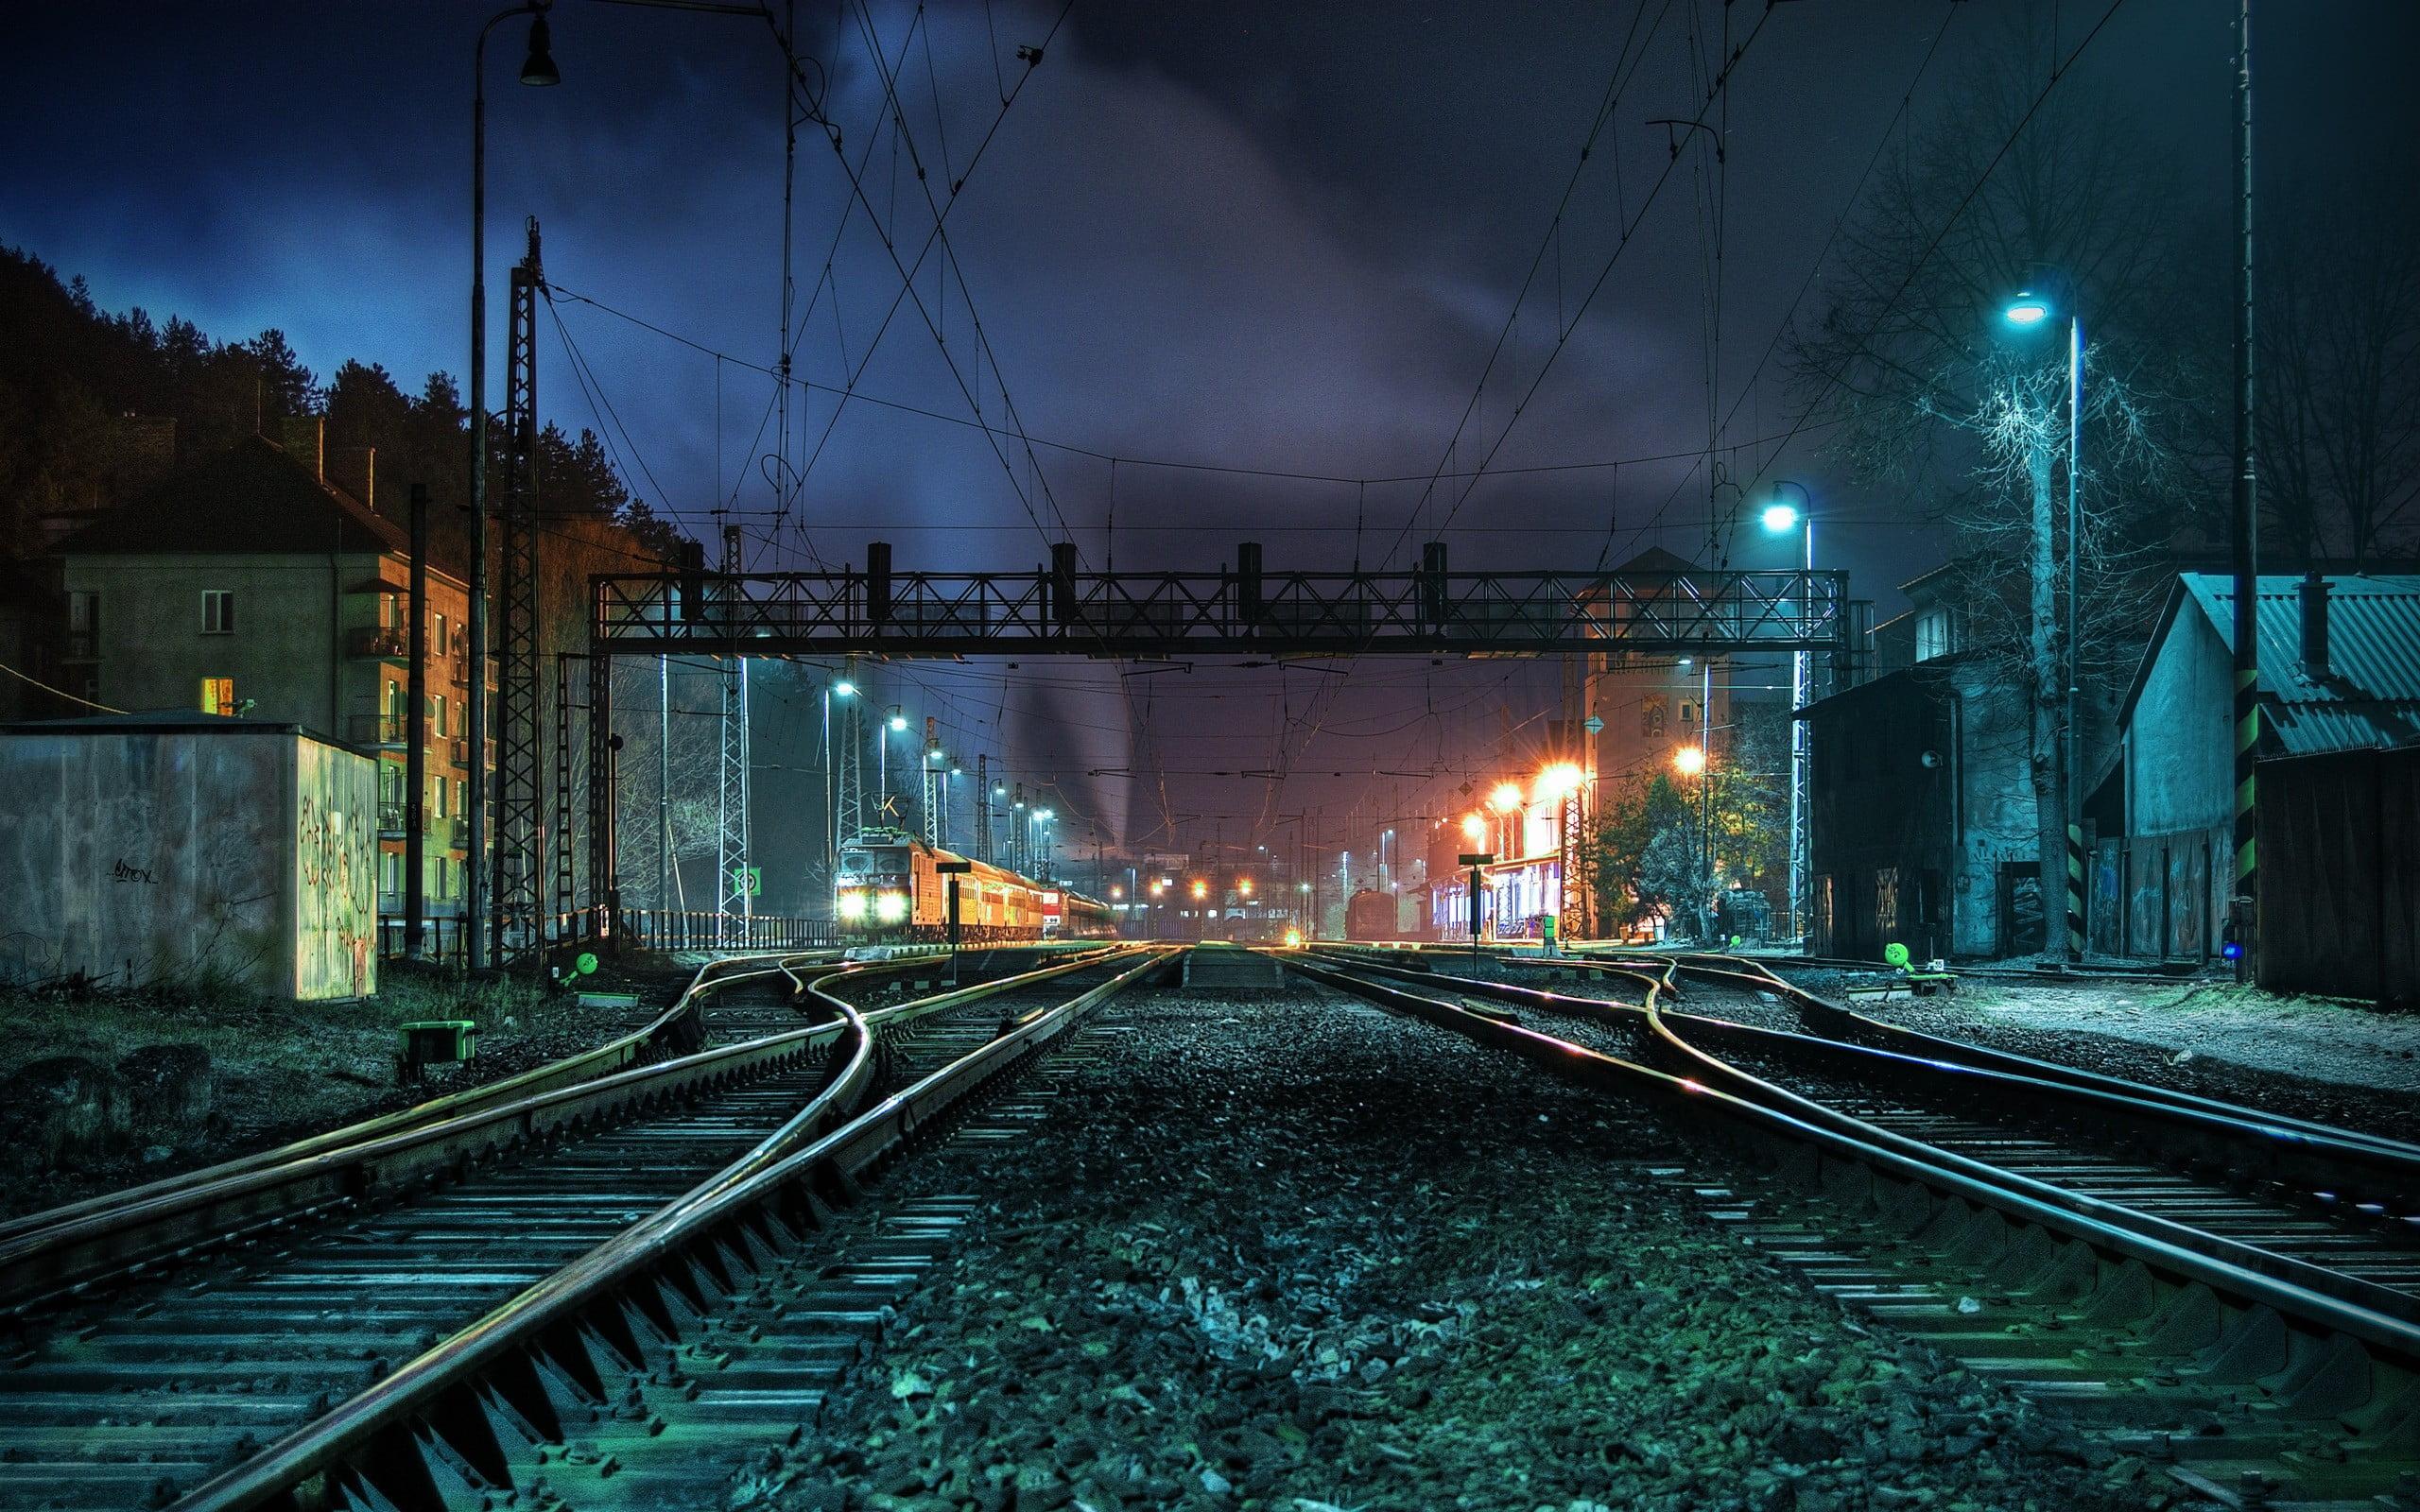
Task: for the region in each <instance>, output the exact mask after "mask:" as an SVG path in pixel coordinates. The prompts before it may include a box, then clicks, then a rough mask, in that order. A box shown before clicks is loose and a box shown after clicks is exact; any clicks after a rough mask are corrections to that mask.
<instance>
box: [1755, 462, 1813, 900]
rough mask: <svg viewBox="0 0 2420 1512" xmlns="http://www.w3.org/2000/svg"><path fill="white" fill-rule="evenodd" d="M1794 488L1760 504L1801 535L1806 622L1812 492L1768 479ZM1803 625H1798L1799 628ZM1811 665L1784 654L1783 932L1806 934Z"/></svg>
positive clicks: (1771, 521) (1800, 654) (1782, 531)
mask: <svg viewBox="0 0 2420 1512" xmlns="http://www.w3.org/2000/svg"><path fill="white" fill-rule="evenodd" d="M1783 489H1796V490H1798V491H1799V494H1800V496H1801V497H1803V498H1804V499H1806V508H1805V509H1804V510H1801V509H1800V508H1799V507H1797V506H1795V505H1793V504H1790V503H1789V501H1787V500H1784V499H1775V500H1774V501H1773V502H1772V504H1769V505H1767V506H1766V507H1765V515H1764V521H1765V528H1766V529H1767V530H1770V531H1772V533H1773V534H1775V535H1777V536H1781V535H1788V534H1789V532H1791V531H1792V530H1797V531H1801V532H1803V533H1804V534H1805V536H1806V609H1807V612H1806V616H1805V618H1806V619H1807V620H1809V621H1811V620H1812V619H1813V618H1814V612H1813V610H1814V607H1815V495H1814V494H1813V493H1811V492H1809V491H1808V490H1807V488H1806V484H1804V483H1797V482H1793V481H1791V480H1790V479H1789V478H1782V479H1779V480H1777V481H1775V482H1774V484H1773V490H1774V491H1775V492H1776V493H1778V492H1779V491H1780V490H1783ZM1802 628H1803V627H1802ZM1814 679H1815V663H1814V661H1813V659H1812V658H1811V657H1809V656H1808V655H1807V653H1806V652H1805V651H1803V650H1802V651H1793V652H1791V653H1790V658H1789V707H1790V709H1791V711H1792V712H1793V713H1794V714H1795V715H1796V717H1794V718H1792V719H1791V720H1790V722H1789V930H1790V937H1791V938H1793V939H1799V940H1804V939H1805V938H1806V883H1807V876H1808V868H1810V867H1811V865H1812V864H1813V859H1814V858H1813V847H1812V845H1811V844H1810V843H1809V842H1810V839H1811V837H1810V835H1809V833H1808V831H1807V826H1808V824H1809V823H1810V822H1811V820H1812V819H1813V817H1814V815H1813V814H1812V812H1811V805H1810V804H1809V803H1808V801H1807V779H1808V777H1809V775H1810V773H1809V771H1808V756H1809V751H1808V747H1807V730H1806V712H1805V711H1806V706H1807V705H1808V704H1809V703H1811V702H1813V701H1814V694H1815V681H1814Z"/></svg>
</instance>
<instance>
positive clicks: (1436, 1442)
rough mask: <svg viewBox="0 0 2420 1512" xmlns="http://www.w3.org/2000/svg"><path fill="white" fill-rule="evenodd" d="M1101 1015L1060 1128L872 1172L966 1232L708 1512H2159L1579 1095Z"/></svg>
mask: <svg viewBox="0 0 2420 1512" xmlns="http://www.w3.org/2000/svg"><path fill="white" fill-rule="evenodd" d="M1118 1011H1119V1014H1120V1016H1121V1017H1122V1018H1123V1019H1124V1020H1125V1022H1127V1023H1128V1024H1129V1025H1130V1026H1131V1030H1132V1032H1131V1034H1129V1035H1128V1036H1126V1037H1125V1038H1124V1039H1123V1040H1122V1048H1121V1049H1120V1050H1119V1051H1118V1052H1116V1053H1115V1054H1114V1055H1110V1056H1105V1057H1100V1058H1098V1060H1096V1061H1094V1062H1092V1063H1091V1064H1089V1065H1087V1066H1083V1067H1081V1068H1079V1069H1076V1070H1074V1071H1072V1072H1071V1073H1070V1074H1068V1075H1067V1076H1066V1077H1065V1079H1064V1080H1063V1083H1062V1084H1061V1092H1062V1095H1061V1099H1060V1101H1061V1103H1062V1106H1064V1107H1066V1108H1068V1109H1070V1114H1071V1116H1070V1117H1069V1118H1068V1120H1067V1121H1066V1122H1064V1123H1061V1124H1054V1125H1051V1126H1049V1127H1048V1128H1047V1129H1046V1130H1045V1131H1043V1132H1041V1133H1039V1134H1037V1135H1036V1136H1035V1137H1033V1138H1030V1139H1028V1140H1024V1141H1021V1142H1017V1143H1011V1144H1006V1145H1003V1144H998V1143H977V1142H969V1143H964V1144H959V1145H950V1146H944V1147H942V1149H940V1150H938V1151H936V1152H933V1153H931V1154H928V1155H925V1156H924V1157H920V1158H919V1159H918V1160H915V1161H913V1162H911V1163H910V1164H908V1165H907V1166H904V1167H901V1168H900V1169H899V1170H897V1171H896V1172H894V1173H893V1174H892V1175H891V1176H890V1177H886V1183H887V1184H898V1185H902V1186H906V1185H910V1184H912V1186H913V1187H914V1189H915V1190H918V1191H934V1190H961V1191H971V1192H980V1193H983V1194H985V1196H986V1207H985V1211H984V1215H983V1217H982V1219H981V1220H980V1221H979V1222H978V1223H977V1225H976V1226H975V1227H974V1228H972V1229H970V1230H969V1232H968V1236H967V1238H966V1239H965V1240H964V1241H963V1242H961V1243H960V1244H959V1246H958V1247H957V1249H956V1250H955V1251H954V1252H953V1253H952V1255H951V1256H950V1257H949V1258H948V1259H947V1260H945V1261H944V1262H943V1263H942V1264H941V1265H939V1266H937V1267H935V1268H934V1269H933V1270H932V1271H931V1272H929V1273H928V1279H927V1280H925V1283H924V1284H923V1285H921V1286H920V1287H919V1288H918V1289H917V1290H916V1291H914V1292H912V1293H910V1294H909V1295H908V1297H907V1298H906V1299H905V1300H904V1301H903V1302H902V1303H901V1304H900V1307H899V1309H898V1312H897V1315H896V1316H895V1318H894V1319H893V1320H892V1322H891V1323H890V1327H889V1329H888V1330H887V1331H886V1335H885V1344H884V1347H883V1348H882V1349H878V1350H876V1351H875V1352H874V1353H873V1354H872V1355H871V1356H870V1357H868V1358H867V1359H866V1360H865V1361H864V1362H863V1363H862V1364H861V1365H860V1366H858V1367H857V1368H856V1371H855V1372H854V1373H853V1375H852V1377H851V1379H850V1381H849V1382H848V1383H845V1384H844V1386H843V1387H842V1388H841V1389H840V1390H839V1391H838V1393H836V1394H835V1395H834V1396H833V1397H832V1398H830V1399H829V1400H827V1401H826V1402H825V1405H824V1408H823V1417H822V1418H821V1422H820V1424H819V1425H818V1431H817V1432H815V1433H814V1434H813V1435H810V1437H809V1438H808V1439H807V1440H806V1441H805V1442H804V1443H802V1444H800V1445H799V1446H797V1447H796V1448H795V1449H792V1450H789V1451H787V1452H777V1453H771V1454H767V1455H763V1456H760V1457H759V1459H758V1460H757V1461H756V1462H755V1463H754V1464H753V1465H752V1467H751V1468H750V1469H749V1470H748V1471H746V1472H745V1473H744V1474H743V1475H742V1476H741V1477H740V1478H739V1479H738V1480H737V1482H735V1485H734V1486H733V1487H732V1495H731V1498H730V1501H731V1504H732V1505H734V1506H747V1507H765V1508H778V1509H783V1512H806V1509H815V1512H833V1509H839V1508H848V1509H864V1508H883V1509H906V1512H965V1509H968V1508H976V1509H981V1512H1001V1509H1005V1508H1011V1507H1013V1508H1015V1509H1017V1512H1035V1509H1053V1508H1060V1507H1065V1506H1070V1505H1073V1506H1078V1507H1084V1508H1091V1509H1093V1512H1113V1509H1122V1508H1133V1507H1151V1508H1159V1507H1170V1508H1178V1509H1187V1512H1226V1509H1233V1512H1248V1509H1271V1512H1342V1509H1357V1512H1361V1509H1366V1512H1379V1509H1407V1512H1409V1509H1422V1512H1426V1509H1430V1508H1442V1507H1458V1508H1459V1507H1468V1508H1504V1509H1517V1512H1533V1509H1545V1512H1612V1509H1615V1508H1623V1509H1628V1508H1634V1507H1635V1508H1652V1509H1667V1512H1681V1509H1688V1512H1697V1509H1708V1512H1735V1509H1747V1508H1756V1509H1774V1512H1780V1509H1794V1512H1848V1509H1854V1508H1868V1507H1940V1508H1945V1509H1955V1512H2020V1509H2040V1512H2048V1509H2052V1508H2059V1509H2066V1508H2077V1509H2091V1508H2101V1507H2130V1508H2137V1507H2159V1506H2164V1505H2167V1504H2169V1497H2170V1495H2171V1493H2170V1492H2169V1489H2168V1488H2167V1487H2166V1483H2164V1482H2160V1481H2157V1480H2154V1479H2151V1478H2148V1477H2147V1476H2146V1475H2145V1474H2144V1473H2143V1471H2142V1470H2141V1469H2140V1468H2139V1467H2138V1466H2136V1465H2135V1464H2134V1463H2133V1462H2128V1461H2115V1462H2114V1463H2113V1458H2114V1457H2113V1456H2111V1455H2110V1454H2109V1453H2108V1452H2106V1451H2105V1450H2100V1449H2098V1448H2097V1447H2095V1446H2092V1445H2088V1444H2086V1443H2084V1442H2083V1440H2081V1439H2079V1438H2077V1437H2075V1436H2073V1435H2069V1434H2068V1433H2066V1431H2064V1430H2063V1429H2062V1428H2061V1427H2060V1426H2059V1425H2058V1423H2057V1422H2056V1421H2055V1419H2051V1418H2049V1417H2046V1416H2044V1415H2042V1414H2040V1413H2038V1412H2037V1411H2036V1410H2035V1409H2033V1408H2032V1407H2031V1406H2029V1405H2028V1404H2025V1403H2023V1402H2021V1401H2018V1400H2015V1399H2014V1398H2012V1397H2010V1396H2008V1395H2007V1394H2006V1393H2005V1392H2003V1391H2001V1390H1999V1389H1998V1388H1997V1387H1995V1386H1994V1385H1992V1384H1991V1383H1987V1382H1984V1381H1982V1380H1980V1379H1979V1378H1976V1377H1974V1376H1972V1375H1970V1374H1968V1373H1966V1372H1964V1371H1963V1370H1962V1369H1960V1368H1958V1367H1956V1366H1952V1365H1949V1364H1947V1363H1945V1362H1944V1361H1942V1360H1941V1359H1939V1358H1938V1357H1936V1356H1934V1355H1932V1354H1930V1353H1928V1352H1927V1351H1926V1350H1924V1349H1920V1348H1918V1347H1915V1346H1913V1345H1910V1344H1908V1343H1906V1342H1903V1341H1900V1340H1897V1339H1894V1338H1892V1337H1889V1336H1887V1335H1884V1334H1881V1333H1878V1332H1870V1331H1868V1330H1867V1329H1865V1328H1862V1327H1859V1326H1857V1325H1855V1324H1854V1323H1853V1321H1852V1320H1851V1319H1850V1318H1849V1316H1848V1315H1847V1314H1844V1313H1842V1312H1841V1310H1840V1309H1838V1308H1837V1307H1836V1306H1834V1305H1833V1304H1832V1303H1830V1302H1828V1301H1827V1300H1824V1299H1823V1298H1822V1297H1819V1296H1817V1295H1816V1294H1814V1293H1813V1292H1811V1291H1809V1290H1808V1289H1806V1287H1805V1285H1804V1284H1803V1283H1802V1282H1801V1281H1800V1280H1798V1279H1797V1278H1796V1277H1795V1276H1793V1275H1791V1274H1789V1273H1788V1272H1786V1271H1782V1270H1779V1269H1777V1268H1775V1267H1773V1266H1772V1265H1770V1264H1769V1263H1767V1262H1766V1261H1765V1260H1764V1259H1763V1258H1762V1257H1761V1256H1760V1255H1758V1254H1757V1253H1756V1252H1755V1251H1754V1250H1753V1249H1750V1248H1748V1247H1746V1246H1741V1245H1739V1244H1738V1243H1737V1241H1735V1240H1733V1239H1731V1238H1729V1237H1727V1236H1726V1235H1724V1234H1722V1233H1720V1232H1719V1231H1718V1230H1717V1229H1715V1228H1714V1226H1713V1225H1712V1224H1711V1223H1709V1222H1707V1221H1704V1220H1703V1219H1701V1218H1700V1217H1698V1216H1697V1215H1696V1214H1695V1212H1694V1210H1693V1209H1692V1207H1691V1206H1690V1204H1689V1202H1688V1200H1687V1199H1686V1198H1685V1197H1683V1196H1681V1195H1679V1194H1678V1191H1679V1189H1677V1188H1676V1187H1674V1186H1672V1185H1670V1184H1668V1181H1667V1180H1666V1179H1663V1178H1659V1177H1656V1176H1655V1175H1653V1174H1652V1173H1651V1171H1650V1169H1649V1162H1650V1161H1652V1160H1665V1159H1667V1158H1668V1154H1669V1151H1668V1148H1667V1146H1668V1143H1669V1140H1668V1136H1667V1135H1666V1134H1665V1133H1664V1132H1663V1131H1661V1130H1659V1129H1658V1128H1656V1127H1655V1126H1654V1125H1650V1124H1647V1123H1644V1122H1641V1121H1640V1120H1638V1119H1636V1118H1634V1117H1633V1116H1630V1115H1628V1114H1626V1113H1624V1112H1623V1111H1622V1110H1621V1109H1619V1108H1614V1107H1611V1106H1609V1105H1607V1104H1606V1103H1605V1102H1603V1101H1602V1100H1600V1099H1598V1098H1595V1097H1592V1096H1590V1095H1588V1094H1584V1093H1582V1092H1580V1091H1576V1090H1573V1089H1570V1088H1566V1087H1564V1086H1563V1085H1561V1084H1559V1083H1556V1082H1553V1081H1550V1080H1548V1079H1547V1078H1545V1077H1544V1076H1542V1075H1541V1074H1538V1073H1537V1072H1535V1071H1533V1070H1531V1069H1530V1068H1528V1067H1526V1066H1524V1065H1522V1064H1521V1063H1519V1062H1517V1061H1514V1060H1513V1059H1512V1058H1510V1057H1503V1056H1500V1055H1497V1054H1495V1053H1492V1052H1487V1051H1483V1050H1480V1049H1478V1048H1477V1047H1475V1046H1473V1045H1471V1044H1469V1043H1468V1042H1467V1041H1464V1040H1461V1039H1459V1038H1456V1037H1453V1036H1450V1035H1447V1034H1444V1033H1443V1032H1442V1031H1438V1030H1433V1029H1429V1028H1426V1027H1425V1026H1422V1025H1419V1024H1416V1023H1413V1022H1407V1021H1404V1020H1400V1019H1395V1018H1392V1017H1389V1016H1385V1015H1383V1014H1381V1013H1379V1012H1378V1011H1376V1010H1375V1009H1373V1008H1370V1007H1368V1006H1366V1005H1360V1004H1357V1003H1354V1002H1351V1001H1349V1000H1345V999H1342V998H1339V997H1335V996H1331V995H1327V994H1323V993H1316V992H1313V991H1311V990H1308V989H1305V990H1302V991H1300V992H1297V993H1293V994H1290V995H1283V994H1274V993H1264V994H1261V995H1259V996H1257V997H1255V998H1251V999H1246V998H1244V997H1243V996H1242V995H1241V994H1229V995H1222V996H1221V997H1219V998H1217V999H1212V998H1207V997H1203V996H1201V995H1199V994H1191V995H1188V994H1184V993H1178V992H1165V993H1158V994H1153V995H1151V996H1150V997H1147V998H1142V999H1138V1000H1136V1001H1135V1002H1134V1003H1133V1004H1132V1005H1130V1006H1126V1007H1122V1008H1120V1009H1119V1010H1118ZM1079 1108H1080V1109H1081V1110H1082V1112H1081V1116H1080V1117H1079V1116H1074V1112H1075V1110H1076V1109H1079ZM877 1200H879V1198H878V1197H877Z"/></svg>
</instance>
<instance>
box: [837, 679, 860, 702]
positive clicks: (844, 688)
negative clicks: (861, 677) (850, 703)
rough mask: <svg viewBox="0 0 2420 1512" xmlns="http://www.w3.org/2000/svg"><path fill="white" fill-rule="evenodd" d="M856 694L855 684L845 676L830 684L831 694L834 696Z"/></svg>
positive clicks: (850, 696) (852, 695)
mask: <svg viewBox="0 0 2420 1512" xmlns="http://www.w3.org/2000/svg"><path fill="white" fill-rule="evenodd" d="M832 696H834V697H835V698H854V697H856V696H857V685H856V683H854V682H851V681H850V680H849V679H846V678H843V679H840V680H839V681H838V682H836V683H834V684H832Z"/></svg>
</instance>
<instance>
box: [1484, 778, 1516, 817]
mask: <svg viewBox="0 0 2420 1512" xmlns="http://www.w3.org/2000/svg"><path fill="white" fill-rule="evenodd" d="M1487 800H1488V801H1489V802H1490V803H1493V804H1495V806H1496V808H1497V809H1499V810H1501V811H1502V812H1504V813H1506V814H1510V813H1512V812H1513V810H1514V809H1517V808H1519V807H1520V806H1521V784H1520V783H1518V782H1499V783H1497V784H1496V787H1495V792H1493V793H1490V794H1489V795H1487Z"/></svg>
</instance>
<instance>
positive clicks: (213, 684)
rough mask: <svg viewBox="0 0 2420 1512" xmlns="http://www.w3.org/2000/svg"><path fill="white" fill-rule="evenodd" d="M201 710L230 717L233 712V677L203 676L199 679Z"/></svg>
mask: <svg viewBox="0 0 2420 1512" xmlns="http://www.w3.org/2000/svg"><path fill="white" fill-rule="evenodd" d="M201 712H202V713H206V714H218V715H220V716H222V717H227V718H232V717H233V715H234V713H235V679H233V678H204V679H201Z"/></svg>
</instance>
